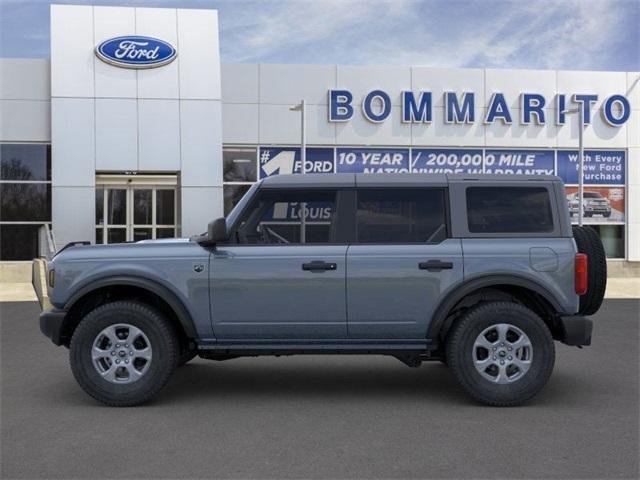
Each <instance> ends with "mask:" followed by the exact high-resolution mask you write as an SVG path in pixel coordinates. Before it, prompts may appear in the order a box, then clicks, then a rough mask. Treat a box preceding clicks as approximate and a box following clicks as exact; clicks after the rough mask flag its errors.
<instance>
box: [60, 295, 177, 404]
mask: <svg viewBox="0 0 640 480" xmlns="http://www.w3.org/2000/svg"><path fill="white" fill-rule="evenodd" d="M117 324H128V325H132V326H133V327H136V328H138V329H140V330H141V331H142V332H143V333H144V335H146V337H147V338H148V340H149V343H150V346H151V349H152V350H151V351H152V357H151V361H150V363H149V365H148V367H147V370H146V371H145V373H144V375H142V376H141V377H140V378H139V379H138V380H136V381H132V382H131V383H123V384H118V383H112V382H109V381H107V380H105V379H104V378H102V376H101V374H100V373H98V370H97V369H96V367H95V366H94V362H93V360H92V357H91V351H92V348H93V343H94V341H95V339H96V338H97V337H98V335H99V334H100V333H101V332H102V331H103V330H104V329H105V328H107V327H109V326H111V325H117ZM123 341H124V340H123ZM108 348H111V347H108ZM178 352H179V346H178V341H177V338H176V335H175V334H174V330H173V328H172V326H171V324H170V323H169V321H168V320H167V318H166V317H165V316H164V315H163V314H162V313H160V312H159V311H157V310H156V309H154V308H152V307H150V306H148V305H146V304H143V303H139V302H135V301H118V302H113V303H108V304H105V305H102V306H100V307H98V308H96V309H95V310H93V311H91V312H90V313H89V314H88V315H87V316H86V317H84V318H83V319H82V321H81V322H80V324H79V325H78V327H77V328H76V330H75V332H74V333H73V337H72V338H71V345H70V348H69V360H70V363H71V370H72V372H73V375H74V377H75V378H76V381H77V382H78V383H79V384H80V386H81V387H82V389H83V390H84V391H85V392H86V393H87V394H89V395H90V396H92V397H93V398H95V399H96V400H98V401H100V402H102V403H104V404H105V405H108V406H112V407H130V406H134V405H139V404H141V403H144V402H146V401H147V400H149V399H150V398H151V397H153V396H154V395H155V394H157V393H158V392H159V391H160V390H161V389H162V387H164V386H165V385H166V383H167V382H168V381H169V378H170V377H171V374H172V372H173V370H174V368H175V365H176V362H177V355H178ZM113 358H116V359H117V358H119V357H118V356H117V355H116V356H115V357H113ZM123 358H126V357H123ZM134 358H135V357H134ZM132 366H133V361H132Z"/></svg>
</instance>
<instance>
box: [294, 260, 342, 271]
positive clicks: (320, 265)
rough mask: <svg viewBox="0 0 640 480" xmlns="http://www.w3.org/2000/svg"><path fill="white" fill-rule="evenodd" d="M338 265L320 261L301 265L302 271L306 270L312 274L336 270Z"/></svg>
mask: <svg viewBox="0 0 640 480" xmlns="http://www.w3.org/2000/svg"><path fill="white" fill-rule="evenodd" d="M337 268H338V265H337V264H335V263H327V262H324V261H322V260H314V261H312V262H308V263H303V264H302V270H306V271H308V272H312V273H321V272H324V271H326V270H336V269H337Z"/></svg>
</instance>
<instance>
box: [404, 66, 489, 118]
mask: <svg viewBox="0 0 640 480" xmlns="http://www.w3.org/2000/svg"><path fill="white" fill-rule="evenodd" d="M411 89H412V90H413V91H414V92H416V93H417V92H419V91H422V90H424V91H429V92H432V96H433V97H432V99H433V105H434V106H436V107H444V92H456V93H458V94H461V93H462V92H474V93H475V98H474V100H475V102H474V103H475V106H476V109H478V108H482V107H484V106H485V98H484V70H482V69H480V68H431V67H412V68H411Z"/></svg>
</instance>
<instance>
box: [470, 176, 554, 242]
mask: <svg viewBox="0 0 640 480" xmlns="http://www.w3.org/2000/svg"><path fill="white" fill-rule="evenodd" d="M467 217H468V218H467V222H468V226H469V232H471V233H546V232H552V231H553V215H552V214H551V201H550V200H549V191H548V190H547V189H546V188H543V187H469V188H467Z"/></svg>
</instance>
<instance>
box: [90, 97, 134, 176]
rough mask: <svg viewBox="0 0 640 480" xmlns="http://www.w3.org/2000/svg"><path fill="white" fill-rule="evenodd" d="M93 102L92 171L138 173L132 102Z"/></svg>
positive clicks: (114, 100) (129, 100)
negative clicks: (94, 118) (93, 148)
mask: <svg viewBox="0 0 640 480" xmlns="http://www.w3.org/2000/svg"><path fill="white" fill-rule="evenodd" d="M95 102H96V153H95V155H96V169H97V170H98V171H124V170H137V169H138V121H137V120H138V114H137V105H136V100H135V99H115V98H109V99H101V98H97V99H96V100H95Z"/></svg>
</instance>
